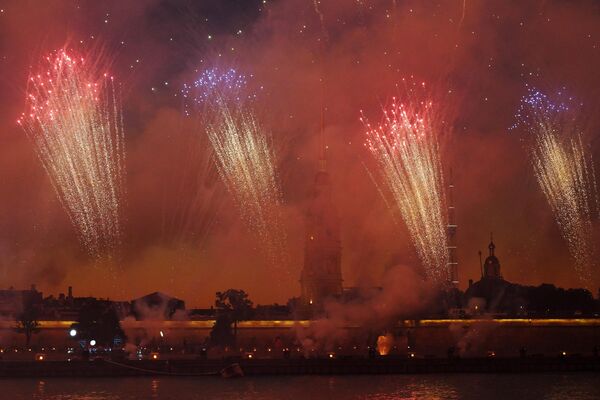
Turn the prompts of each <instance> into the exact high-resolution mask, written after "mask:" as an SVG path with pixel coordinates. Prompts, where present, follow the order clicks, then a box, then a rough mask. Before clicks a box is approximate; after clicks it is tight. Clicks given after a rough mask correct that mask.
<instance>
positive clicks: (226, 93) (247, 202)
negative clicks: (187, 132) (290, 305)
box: [183, 69, 286, 265]
mask: <svg viewBox="0 0 600 400" xmlns="http://www.w3.org/2000/svg"><path fill="white" fill-rule="evenodd" d="M245 86H246V78H245V76H243V75H241V74H239V73H237V71H235V70H233V69H229V70H227V71H225V72H220V71H219V70H218V69H210V70H207V71H206V72H204V73H203V75H202V76H201V78H200V79H199V80H198V81H196V82H195V83H194V84H193V85H191V86H187V87H185V88H184V92H183V93H184V96H185V97H186V98H187V99H188V100H190V101H191V103H192V104H195V105H196V107H197V106H200V110H202V112H203V114H204V117H205V122H206V132H207V135H208V138H209V141H210V144H211V146H212V149H213V151H214V156H215V161H216V165H217V169H218V171H219V174H220V176H221V179H222V180H223V182H224V183H225V185H226V187H227V189H228V191H229V192H230V193H231V195H232V196H233V198H234V200H235V203H236V205H237V206H238V208H239V211H240V213H241V215H242V218H243V220H244V222H245V223H246V224H247V226H248V227H249V229H250V230H251V231H252V232H256V233H257V235H258V237H259V239H260V240H261V242H262V243H263V244H264V246H265V248H266V253H267V255H268V256H269V258H270V261H271V262H273V263H274V264H279V265H281V263H282V262H285V258H286V257H285V237H286V235H285V231H284V229H283V225H282V221H281V219H282V216H281V206H282V195H281V189H280V186H279V182H278V178H277V173H276V167H275V154H274V152H273V150H272V143H271V137H270V135H268V134H267V132H266V130H265V129H264V128H263V127H262V126H261V125H260V123H259V122H258V120H257V117H256V115H255V113H254V112H253V110H252V107H251V106H250V105H249V102H248V100H250V99H252V98H254V97H255V96H254V95H248V94H245V90H244V89H245ZM192 87H193V88H194V90H193V91H190V88H192Z"/></svg>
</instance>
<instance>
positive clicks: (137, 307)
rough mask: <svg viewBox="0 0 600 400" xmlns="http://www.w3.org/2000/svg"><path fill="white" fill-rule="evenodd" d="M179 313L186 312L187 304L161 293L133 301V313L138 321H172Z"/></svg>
mask: <svg viewBox="0 0 600 400" xmlns="http://www.w3.org/2000/svg"><path fill="white" fill-rule="evenodd" d="M177 311H185V302H184V301H183V300H180V299H178V298H175V297H171V296H169V295H166V294H164V293H161V292H154V293H150V294H148V295H146V296H144V297H140V298H138V299H135V300H132V301H131V313H132V314H133V315H134V316H135V318H136V319H159V320H160V319H171V318H173V315H175V313H176V312H177Z"/></svg>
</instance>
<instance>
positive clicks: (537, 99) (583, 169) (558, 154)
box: [517, 88, 597, 282]
mask: <svg viewBox="0 0 600 400" xmlns="http://www.w3.org/2000/svg"><path fill="white" fill-rule="evenodd" d="M559 96H561V94H560V93H559ZM569 101H572V99H569ZM573 108H574V107H573ZM571 111H572V110H571V107H570V106H569V105H568V103H554V102H552V101H551V99H550V98H549V97H548V96H547V95H545V94H543V93H541V92H540V91H538V90H536V89H533V88H530V89H529V93H528V94H527V95H526V96H525V97H524V98H523V99H522V101H521V106H520V108H519V111H518V113H517V121H518V123H521V124H523V125H524V126H525V127H526V128H527V129H528V131H529V132H530V133H531V134H533V140H532V141H531V143H532V145H531V161H532V165H533V170H534V172H535V176H536V178H537V181H538V183H539V185H540V188H541V189H542V192H543V193H544V195H545V197H546V200H547V201H548V204H549V205H550V207H551V208H552V211H553V213H554V215H555V218H556V222H557V223H558V226H559V228H560V230H561V233H562V235H563V237H564V238H565V240H566V242H567V245H568V248H569V251H570V253H571V255H572V256H573V258H574V260H575V268H576V270H577V273H578V275H579V277H580V279H581V280H582V281H584V282H587V281H588V280H589V278H590V277H591V273H592V266H593V265H594V261H593V259H594V257H593V255H594V246H593V242H592V221H593V215H594V210H596V209H597V191H596V183H595V176H594V167H593V163H592V158H591V155H590V154H589V153H588V151H587V150H586V146H585V145H584V141H583V136H582V135H583V133H582V131H581V130H579V129H578V128H577V127H576V123H575V122H576V118H574V115H573V113H572V112H571Z"/></svg>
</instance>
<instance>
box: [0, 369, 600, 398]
mask: <svg viewBox="0 0 600 400" xmlns="http://www.w3.org/2000/svg"><path fill="white" fill-rule="evenodd" d="M0 388H1V392H0V398H1V399H10V400H25V399H27V400H30V399H35V400H139V399H156V400H173V399H175V400H199V399H219V400H233V399H235V400H238V399H247V400H275V399H277V400H279V399H281V400H295V399H311V400H325V399H332V398H335V399H350V400H391V399H411V400H413V399H414V400H437V399H444V400H453V399H486V400H496V399H498V400H500V399H501V400H506V399H507V398H509V399H510V398H514V399H518V398H533V399H535V398H540V399H541V398H543V399H565V398H569V399H577V400H588V399H598V398H600V385H597V375H594V374H571V375H558V374H546V375H543V374H535V375H534V374H531V375H508V374H506V375H493V374H487V375H483V374H481V375H477V374H454V375H395V376H392V375H388V376H338V377H325V376H298V377H260V378H248V377H247V378H242V379H237V380H235V379H234V380H225V379H219V378H193V377H190V378H171V377H159V378H141V377H140V378H122V379H113V378H105V379H96V378H90V379H44V380H28V379H19V380H1V381H0Z"/></svg>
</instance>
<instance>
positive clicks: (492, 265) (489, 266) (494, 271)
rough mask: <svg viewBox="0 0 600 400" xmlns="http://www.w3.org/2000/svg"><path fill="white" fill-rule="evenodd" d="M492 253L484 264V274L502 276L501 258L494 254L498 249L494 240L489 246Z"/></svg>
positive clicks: (492, 276) (495, 276)
mask: <svg viewBox="0 0 600 400" xmlns="http://www.w3.org/2000/svg"><path fill="white" fill-rule="evenodd" d="M488 248H489V249H490V255H489V256H488V257H487V258H486V259H485V263H484V264H483V276H484V277H485V278H500V279H501V278H502V274H501V273H500V260H498V257H496V255H495V254H494V251H495V250H496V246H495V245H494V242H491V243H490V245H489V247H488Z"/></svg>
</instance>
